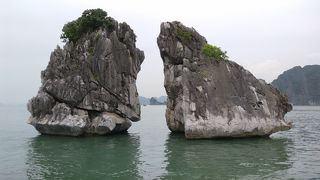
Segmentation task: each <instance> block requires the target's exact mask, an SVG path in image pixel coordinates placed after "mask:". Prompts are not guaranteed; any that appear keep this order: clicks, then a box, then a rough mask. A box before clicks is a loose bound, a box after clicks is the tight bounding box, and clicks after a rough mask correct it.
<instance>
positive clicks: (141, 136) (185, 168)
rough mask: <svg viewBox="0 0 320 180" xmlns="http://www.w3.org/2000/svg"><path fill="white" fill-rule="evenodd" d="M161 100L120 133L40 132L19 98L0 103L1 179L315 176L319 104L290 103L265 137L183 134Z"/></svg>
mask: <svg viewBox="0 0 320 180" xmlns="http://www.w3.org/2000/svg"><path fill="white" fill-rule="evenodd" d="M164 113H165V106H147V107H142V120H141V121H140V122H137V123H133V126H132V127H131V128H130V129H129V132H128V133H127V134H122V135H112V136H105V137H80V138H79V137H78V138H77V137H55V136H41V135H39V134H38V133H37V132H36V131H35V129H33V127H32V126H30V125H27V124H26V120H27V118H28V116H29V113H28V112H27V111H26V108H25V107H23V106H10V107H0V124H1V126H0V143H1V144H0V179H6V180H7V179H90V180H91V179H116V178H119V179H261V178H265V179H269V178H270V179H288V178H294V179H312V178H319V179H320V107H294V110H293V111H292V112H290V113H289V114H288V115H287V118H288V119H290V120H292V121H293V122H294V124H295V127H294V128H293V129H292V130H290V131H287V132H281V133H276V134H274V135H272V136H271V138H249V139H222V140H186V139H184V137H183V135H180V134H176V135H173V134H171V133H170V131H169V130H168V129H167V127H166V124H165V118H164Z"/></svg>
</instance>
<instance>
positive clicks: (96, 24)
mask: <svg viewBox="0 0 320 180" xmlns="http://www.w3.org/2000/svg"><path fill="white" fill-rule="evenodd" d="M107 15H108V14H107V12H105V11H104V10H102V9H99V8H98V9H88V10H85V11H84V12H83V13H82V16H81V17H79V18H78V19H76V20H74V21H71V22H69V23H67V24H65V25H64V26H63V29H62V32H63V33H62V34H61V36H60V38H61V39H62V40H63V42H67V41H72V42H76V41H77V40H79V39H80V37H81V36H82V35H83V34H85V33H88V32H92V31H94V30H96V29H98V28H100V27H106V28H112V19H111V18H110V17H108V16H107Z"/></svg>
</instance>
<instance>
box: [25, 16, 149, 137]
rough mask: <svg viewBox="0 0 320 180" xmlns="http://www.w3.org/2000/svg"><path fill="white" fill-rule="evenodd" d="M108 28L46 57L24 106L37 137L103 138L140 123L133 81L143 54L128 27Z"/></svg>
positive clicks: (124, 24) (134, 81)
mask: <svg viewBox="0 0 320 180" xmlns="http://www.w3.org/2000/svg"><path fill="white" fill-rule="evenodd" d="M112 23H113V24H112V26H113V27H114V28H112V29H108V28H100V29H97V30H95V31H93V32H89V33H86V34H84V35H83V36H82V37H81V38H80V39H79V40H77V41H76V42H67V43H66V44H65V46H64V47H63V49H61V48H60V47H57V48H56V49H55V50H54V51H53V52H52V54H51V56H50V62H49V64H48V66H47V68H46V70H44V71H42V73H41V80H42V86H41V87H40V89H39V92H38V94H37V96H36V97H33V98H32V99H31V100H30V101H29V103H28V110H29V111H30V112H31V114H32V115H31V117H30V119H29V123H30V124H31V125H33V126H34V127H35V128H36V129H37V130H38V131H39V132H40V133H42V134H53V135H70V136H79V135H83V134H99V135H104V134H110V133H115V132H122V131H126V130H127V129H128V128H129V127H130V126H131V121H138V120H139V119H140V104H139V100H138V93H137V87H136V79H137V74H138V72H139V71H140V65H141V63H142V62H143V60H144V53H143V51H141V50H139V49H138V48H136V45H135V42H136V36H135V34H134V32H133V30H132V29H131V28H130V26H129V25H128V24H126V23H118V22H117V21H115V20H113V21H112Z"/></svg>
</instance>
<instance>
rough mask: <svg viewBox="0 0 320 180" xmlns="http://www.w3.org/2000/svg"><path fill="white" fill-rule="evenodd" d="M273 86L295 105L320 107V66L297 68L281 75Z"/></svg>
mask: <svg viewBox="0 0 320 180" xmlns="http://www.w3.org/2000/svg"><path fill="white" fill-rule="evenodd" d="M272 85H274V86H275V87H277V88H278V89H279V90H280V91H282V92H283V93H286V94H287V95H288V98H289V102H291V103H292V104H294V105H320V93H319V92H320V65H308V66H304V67H301V66H296V67H293V68H291V69H289V70H287V71H285V72H283V73H282V74H280V75H279V77H278V78H277V79H275V80H274V81H272Z"/></svg>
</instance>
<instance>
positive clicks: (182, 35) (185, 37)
mask: <svg viewBox="0 0 320 180" xmlns="http://www.w3.org/2000/svg"><path fill="white" fill-rule="evenodd" d="M176 33H177V35H178V38H179V39H180V40H181V42H182V43H184V44H187V43H189V42H190V40H191V33H190V32H188V31H186V30H184V29H182V28H181V27H179V26H178V27H177V29H176Z"/></svg>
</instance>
